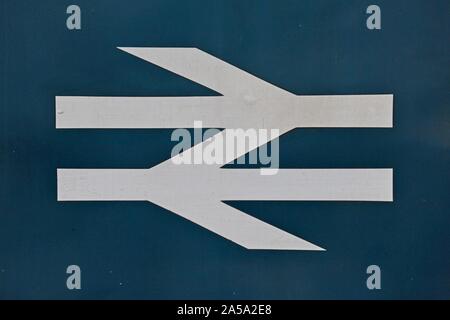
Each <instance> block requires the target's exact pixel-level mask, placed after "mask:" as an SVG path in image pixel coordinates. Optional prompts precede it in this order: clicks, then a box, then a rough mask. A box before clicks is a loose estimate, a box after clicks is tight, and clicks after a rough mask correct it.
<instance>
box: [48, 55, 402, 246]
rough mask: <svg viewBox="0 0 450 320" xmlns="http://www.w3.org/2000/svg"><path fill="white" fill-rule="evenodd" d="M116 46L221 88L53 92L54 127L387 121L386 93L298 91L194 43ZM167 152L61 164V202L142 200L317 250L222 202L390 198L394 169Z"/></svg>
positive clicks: (264, 240)
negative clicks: (196, 159) (191, 92)
mask: <svg viewBox="0 0 450 320" xmlns="http://www.w3.org/2000/svg"><path fill="white" fill-rule="evenodd" d="M121 49H122V50H124V51H126V52H129V53H131V54H133V55H135V56H137V57H140V58H142V59H144V60H146V61H149V62H151V63H154V64H156V65H158V66H160V67H163V68H165V69H167V70H170V71H172V72H174V73H176V74H178V75H181V76H183V77H186V78H188V79H190V80H192V81H195V82H197V83H199V84H202V85H204V86H206V87H208V88H210V89H212V90H215V91H217V92H219V93H221V94H223V96H218V97H173V98H169V97H56V127H57V128H177V127H186V128H187V127H192V126H193V124H194V121H202V122H203V125H204V126H205V127H224V128H254V129H264V128H267V129H272V128H276V129H279V135H281V134H283V133H286V132H288V131H289V130H292V129H294V128H296V127H392V99H393V96H392V95H346V96H297V95H294V94H291V93H289V92H287V91H285V90H282V89H280V88H278V87H276V86H273V85H271V84H269V83H267V82H265V81H263V80H261V79H259V78H257V77H254V76H253V75H251V74H249V73H247V72H245V71H243V70H241V69H238V68H236V67H234V66H232V65H230V64H228V63H226V62H224V61H222V60H220V59H217V58H215V57H213V56H211V55H209V54H207V53H205V52H203V51H200V50H198V49H194V48H121ZM226 131H227V130H226V129H225V130H224V131H222V132H220V133H218V134H217V135H216V137H217V136H218V135H222V136H223V137H225V136H226ZM276 137H277V136H273V135H272V136H271V137H270V138H269V139H275V138H276ZM213 138H214V137H213ZM210 142H211V139H210V140H209V141H205V142H203V143H200V144H198V145H196V146H194V147H193V148H192V149H190V150H187V151H185V152H191V151H193V152H194V153H195V152H196V150H197V148H199V149H201V148H203V146H204V145H205V144H208V143H210ZM266 142H268V141H258V145H257V146H256V147H259V146H261V145H263V144H265V143H266ZM251 150H252V148H251V147H247V148H245V149H244V150H240V152H238V153H236V154H235V158H238V157H240V156H242V155H244V154H246V153H247V152H249V151H251ZM178 156H181V155H178ZM178 156H177V157H178ZM172 160H173V159H169V160H167V161H164V162H163V163H160V164H159V165H157V166H155V167H153V168H150V169H136V170H134V169H126V170H118V169H58V200H59V201H85V200H135V201H142V200H148V201H151V202H154V203H156V204H158V205H160V206H161V207H164V208H166V209H168V210H170V211H172V212H175V213H177V214H178V215H180V216H183V217H185V218H187V219H189V220H191V221H192V222H195V223H197V224H199V225H201V226H203V227H205V228H207V229H209V230H211V231H213V232H215V233H217V234H219V235H221V236H223V237H225V238H227V239H229V240H231V241H234V242H236V243H238V244H240V245H242V246H244V247H246V248H249V249H293V250H323V249H322V248H320V247H318V246H316V245H314V244H311V243H309V242H307V241H305V240H303V239H301V238H298V237H296V236H293V235H291V234H289V233H287V232H285V231H283V230H280V229H278V228H276V227H274V226H272V225H269V224H267V223H265V222H262V221H261V220H258V219H256V218H254V217H251V216H249V215H247V214H245V213H243V212H241V211H239V210H237V209H235V208H232V207H230V206H228V205H226V204H224V203H223V202H222V201H223V200H323V201H392V169H281V170H279V171H278V173H277V174H276V175H271V176H263V175H260V172H259V170H256V169H222V168H220V167H221V165H218V164H217V165H206V164H205V165H185V164H183V165H175V164H174V161H172ZM186 182H188V183H186Z"/></svg>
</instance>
